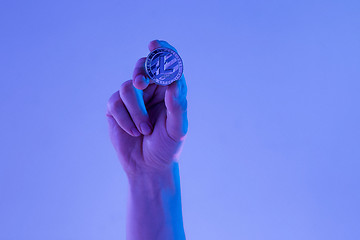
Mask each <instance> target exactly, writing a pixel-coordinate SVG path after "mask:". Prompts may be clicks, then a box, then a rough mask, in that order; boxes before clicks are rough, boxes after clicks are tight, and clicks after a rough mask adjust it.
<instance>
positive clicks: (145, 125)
mask: <svg viewBox="0 0 360 240" xmlns="http://www.w3.org/2000/svg"><path fill="white" fill-rule="evenodd" d="M140 131H141V132H142V134H144V135H149V134H150V133H151V126H150V124H149V123H147V122H143V123H141V124H140Z"/></svg>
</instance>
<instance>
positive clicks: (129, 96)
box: [106, 40, 188, 176]
mask: <svg viewBox="0 0 360 240" xmlns="http://www.w3.org/2000/svg"><path fill="white" fill-rule="evenodd" d="M159 47H168V48H172V49H173V50H175V51H176V49H175V48H174V47H172V46H171V45H169V44H168V43H167V42H165V41H158V40H154V41H151V42H150V43H149V50H150V51H152V50H154V49H156V48H159ZM145 59H146V58H145V57H143V58H140V59H139V60H138V61H137V63H136V65H135V69H134V72H133V79H132V80H128V81H125V82H124V83H123V84H122V85H121V87H120V90H119V91H117V92H115V93H114V94H113V95H112V96H111V97H110V99H109V101H108V104H107V112H106V116H107V119H108V123H109V131H110V138H111V141H112V144H113V146H114V148H115V150H116V152H117V155H118V157H119V159H120V162H121V164H122V166H123V168H124V170H125V172H126V173H127V175H128V176H132V175H138V174H143V173H156V172H159V171H162V170H165V169H168V168H169V167H170V166H171V163H173V162H174V161H177V160H178V159H179V155H180V153H181V149H182V145H183V142H184V140H185V137H186V134H187V130H188V119H187V99H186V94H187V86H186V82H185V78H184V76H182V77H181V78H180V79H179V80H177V81H175V82H173V83H171V84H170V85H168V86H160V85H157V84H155V83H154V82H153V81H152V80H149V78H148V76H147V74H146V71H145ZM147 125H149V127H148V128H147V127H146V126H147Z"/></svg>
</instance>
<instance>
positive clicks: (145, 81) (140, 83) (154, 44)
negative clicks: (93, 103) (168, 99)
mask: <svg viewBox="0 0 360 240" xmlns="http://www.w3.org/2000/svg"><path fill="white" fill-rule="evenodd" d="M159 47H167V48H170V49H173V50H174V51H176V49H175V48H174V47H173V46H171V45H170V44H169V43H167V42H166V41H162V40H153V41H151V42H150V43H149V50H150V51H153V50H154V49H156V48H159ZM145 61H146V57H142V58H140V59H139V60H138V61H137V62H136V64H135V69H134V72H133V77H132V79H133V84H134V87H136V88H137V89H139V90H144V89H145V88H147V87H148V85H149V84H151V83H154V81H153V80H152V79H150V78H149V77H148V75H147V73H146V70H145Z"/></svg>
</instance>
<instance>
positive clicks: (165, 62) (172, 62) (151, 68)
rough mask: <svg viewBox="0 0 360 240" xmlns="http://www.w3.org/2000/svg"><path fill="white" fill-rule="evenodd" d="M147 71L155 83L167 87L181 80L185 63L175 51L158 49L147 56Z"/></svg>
mask: <svg viewBox="0 0 360 240" xmlns="http://www.w3.org/2000/svg"><path fill="white" fill-rule="evenodd" d="M145 69H146V73H147V75H148V76H149V77H150V78H151V79H152V80H154V82H155V83H157V84H159V85H163V86H165V85H169V84H171V83H172V82H174V81H176V80H179V79H180V78H181V76H182V73H183V62H182V60H181V58H180V56H179V54H177V53H176V52H175V51H174V50H172V49H170V48H156V49H155V50H153V51H152V52H150V53H149V55H148V56H147V58H146V61H145Z"/></svg>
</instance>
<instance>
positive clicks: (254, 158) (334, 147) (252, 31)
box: [0, 0, 360, 240]
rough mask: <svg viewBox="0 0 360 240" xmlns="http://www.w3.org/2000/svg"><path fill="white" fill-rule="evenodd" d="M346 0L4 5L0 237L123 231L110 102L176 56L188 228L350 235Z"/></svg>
mask: <svg viewBox="0 0 360 240" xmlns="http://www.w3.org/2000/svg"><path fill="white" fill-rule="evenodd" d="M359 16H360V2H359V1H355V0H354V1H344V0H338V1H313V0H306V1H268V0H263V1H251V2H250V1H246V2H245V1H201V2H196V1H190V0H188V1H115V0H113V1H1V3H0V34H1V37H0V43H1V44H0V80H1V84H0V112H1V118H0V135H1V138H0V146H1V151H0V239H1V240H19V239H26V240H28V239H31V240H33V239H34V240H35V239H36V240H39V239H51V240H73V239H74V240H75V239H87V240H92V239H94V240H95V239H106V240H112V239H114V240H115V239H124V238H125V213H126V199H127V189H128V187H127V180H126V177H125V174H124V173H123V171H122V169H121V166H120V163H119V162H118V160H117V158H116V155H115V151H114V150H113V148H112V146H111V144H110V140H109V137H108V131H107V122H106V119H105V108H106V102H107V99H108V98H109V97H110V95H111V94H112V93H113V92H115V91H116V90H117V89H118V88H119V87H120V85H121V83H122V82H123V81H126V80H128V79H130V77H131V75H132V71H133V67H134V65H135V62H136V60H137V59H138V58H140V57H143V56H146V55H147V54H148V49H147V44H148V42H149V41H151V40H153V39H163V40H167V41H169V42H170V43H171V44H173V45H174V46H175V47H176V48H177V49H178V51H179V53H180V55H181V57H182V58H183V61H184V73H185V77H186V79H187V84H188V103H189V109H188V114H189V133H188V137H187V140H186V142H185V145H184V149H183V153H182V155H181V156H182V157H181V161H180V174H181V186H182V201H183V214H184V226H185V231H186V234H187V238H188V239H206V240H219V239H235V240H237V239H251V240H263V239H266V240H289V239H291V240H298V239H299V240H303V239H306V240H319V239H326V240H329V239H330V240H332V239H342V240H343V239H360V206H359V203H360V174H359V173H360V127H359V122H360V110H359V109H360V107H359V105H360V104H359V103H360V95H359V92H360V83H359V81H360V17H359Z"/></svg>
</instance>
